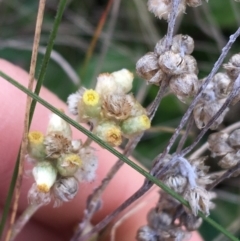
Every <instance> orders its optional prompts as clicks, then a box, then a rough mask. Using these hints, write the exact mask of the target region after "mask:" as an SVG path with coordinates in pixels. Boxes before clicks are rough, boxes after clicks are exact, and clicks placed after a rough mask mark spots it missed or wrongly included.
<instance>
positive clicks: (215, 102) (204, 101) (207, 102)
mask: <svg viewBox="0 0 240 241" xmlns="http://www.w3.org/2000/svg"><path fill="white" fill-rule="evenodd" d="M203 81H205V79H203V80H202V82H203ZM230 83H231V80H230V78H229V77H228V76H227V75H226V74H225V73H217V74H216V75H215V76H214V77H213V79H212V81H211V82H210V83H209V84H208V86H207V88H206V89H205V90H204V92H203V94H202V97H201V99H200V100H199V102H198V103H197V104H196V106H195V108H194V110H193V116H194V120H195V123H196V125H197V127H198V128H199V129H201V128H204V127H205V125H206V124H207V123H208V122H209V121H210V120H211V118H212V117H213V116H214V115H215V114H216V113H217V112H218V111H219V109H220V108H221V107H222V105H223V103H224V102H225V100H226V97H227V95H228V94H229V85H230ZM227 111H228V108H226V109H225V110H224V111H223V113H222V114H221V115H220V116H219V117H218V118H217V119H216V120H215V121H214V122H213V124H212V125H211V127H210V129H212V130H215V129H217V128H218V126H219V124H221V123H222V121H223V119H224V117H225V115H226V113H227Z"/></svg>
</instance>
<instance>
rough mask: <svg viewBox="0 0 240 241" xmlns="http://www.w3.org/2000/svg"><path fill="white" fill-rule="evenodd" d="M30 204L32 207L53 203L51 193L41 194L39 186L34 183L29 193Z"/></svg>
mask: <svg viewBox="0 0 240 241" xmlns="http://www.w3.org/2000/svg"><path fill="white" fill-rule="evenodd" d="M28 202H29V203H30V204H32V205H37V204H41V205H47V204H49V203H50V202H51V193H50V192H40V191H39V189H38V187H37V184H36V183H33V185H32V187H31V188H30V189H29V191H28Z"/></svg>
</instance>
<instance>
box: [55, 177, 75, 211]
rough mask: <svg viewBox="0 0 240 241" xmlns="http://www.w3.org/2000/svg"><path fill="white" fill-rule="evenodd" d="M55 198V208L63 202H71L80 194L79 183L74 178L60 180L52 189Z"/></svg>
mask: <svg viewBox="0 0 240 241" xmlns="http://www.w3.org/2000/svg"><path fill="white" fill-rule="evenodd" d="M52 192H53V195H54V198H55V204H54V206H55V207H57V206H60V205H61V203H62V202H69V201H71V200H72V199H73V198H74V197H75V196H76V194H77V192H78V181H77V179H76V178H74V177H66V178H60V179H58V180H57V181H56V182H55V183H54V185H53V188H52Z"/></svg>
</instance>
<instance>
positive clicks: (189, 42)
mask: <svg viewBox="0 0 240 241" xmlns="http://www.w3.org/2000/svg"><path fill="white" fill-rule="evenodd" d="M193 49H194V41H193V38H192V37H190V36H188V35H182V34H178V35H175V36H174V37H173V43H172V47H171V50H172V51H173V52H174V53H180V54H181V56H184V55H186V54H191V53H192V52H193Z"/></svg>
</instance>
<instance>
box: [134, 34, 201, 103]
mask: <svg viewBox="0 0 240 241" xmlns="http://www.w3.org/2000/svg"><path fill="white" fill-rule="evenodd" d="M165 46H166V37H164V38H162V39H161V40H160V41H159V42H158V43H157V44H156V46H155V49H154V52H149V53H147V54H146V55H144V56H143V57H142V58H141V59H139V60H138V62H137V64H136V70H137V74H138V75H139V76H140V77H141V78H143V79H145V80H147V81H148V83H150V84H155V85H160V84H161V82H162V81H169V88H170V90H171V91H172V92H173V93H174V94H175V95H176V96H177V97H178V98H179V99H180V100H181V101H183V102H184V101H185V99H186V98H188V97H192V96H194V95H195V94H196V93H197V92H198V89H199V84H198V77H197V74H198V68H197V62H196V60H195V58H194V57H193V56H192V55H191V53H192V52H193V49H194V41H193V39H192V38H191V37H190V36H188V35H182V34H178V35H176V36H174V37H173V43H172V46H171V49H170V50H169V51H165V48H166V47H165Z"/></svg>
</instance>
